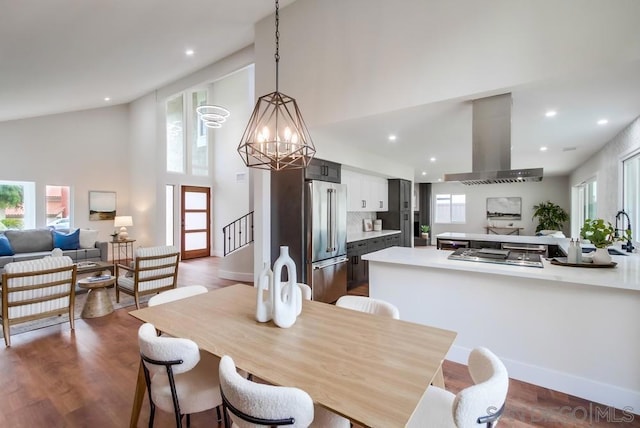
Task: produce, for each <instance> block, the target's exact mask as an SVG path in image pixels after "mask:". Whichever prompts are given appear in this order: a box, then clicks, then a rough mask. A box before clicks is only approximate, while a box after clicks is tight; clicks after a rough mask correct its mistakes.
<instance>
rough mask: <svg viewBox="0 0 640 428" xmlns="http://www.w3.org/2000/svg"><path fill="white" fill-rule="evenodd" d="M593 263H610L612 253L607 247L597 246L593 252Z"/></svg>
mask: <svg viewBox="0 0 640 428" xmlns="http://www.w3.org/2000/svg"><path fill="white" fill-rule="evenodd" d="M593 263H595V264H597V265H608V264H609V263H611V255H610V254H609V251H608V250H607V249H606V248H596V252H595V253H594V254H593Z"/></svg>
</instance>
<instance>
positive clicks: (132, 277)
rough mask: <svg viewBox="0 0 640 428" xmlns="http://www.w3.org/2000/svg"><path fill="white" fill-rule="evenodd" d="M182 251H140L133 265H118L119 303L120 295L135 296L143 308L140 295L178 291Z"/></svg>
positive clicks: (172, 248)
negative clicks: (171, 290) (173, 289)
mask: <svg viewBox="0 0 640 428" xmlns="http://www.w3.org/2000/svg"><path fill="white" fill-rule="evenodd" d="M179 262H180V252H179V251H178V249H177V248H176V247H173V246H161V247H148V248H139V249H138V250H137V251H136V257H135V260H134V261H133V266H125V265H122V264H117V265H116V302H120V292H123V293H125V294H129V295H130V296H133V298H134V299H135V302H136V308H138V309H140V296H144V295H146V294H156V293H159V292H161V291H166V290H170V289H172V288H176V286H177V284H178V265H179Z"/></svg>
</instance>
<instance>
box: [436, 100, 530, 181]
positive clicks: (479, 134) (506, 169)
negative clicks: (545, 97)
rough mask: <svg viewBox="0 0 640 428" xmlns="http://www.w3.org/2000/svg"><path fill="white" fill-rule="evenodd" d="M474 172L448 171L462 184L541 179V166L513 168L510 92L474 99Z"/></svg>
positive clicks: (472, 146) (448, 179)
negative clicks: (455, 172)
mask: <svg viewBox="0 0 640 428" xmlns="http://www.w3.org/2000/svg"><path fill="white" fill-rule="evenodd" d="M471 152H472V168H471V169H472V172H465V173H458V174H445V175H444V181H459V182H461V183H463V184H467V185H473V184H492V183H522V182H526V181H541V180H542V168H531V169H511V93H507V94H502V95H496V96H493V97H487V98H479V99H477V100H473V122H472V141H471Z"/></svg>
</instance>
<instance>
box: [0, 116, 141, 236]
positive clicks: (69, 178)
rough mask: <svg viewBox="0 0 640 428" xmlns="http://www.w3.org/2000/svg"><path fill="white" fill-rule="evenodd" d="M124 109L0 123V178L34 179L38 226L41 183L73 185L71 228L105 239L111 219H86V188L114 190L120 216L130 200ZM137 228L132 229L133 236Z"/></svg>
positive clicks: (42, 203)
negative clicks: (86, 231) (93, 232)
mask: <svg viewBox="0 0 640 428" xmlns="http://www.w3.org/2000/svg"><path fill="white" fill-rule="evenodd" d="M128 111H129V109H128V107H127V106H126V105H118V106H111V107H105V108H99V109H92V110H83V111H78V112H71V113H63V114H56V115H49V116H42V117H35V118H30V119H22V120H12V121H6V122H0V147H2V149H1V153H2V154H1V156H2V168H0V179H2V180H18V181H34V182H35V183H36V204H37V207H36V212H37V217H36V226H37V227H43V226H44V225H45V224H46V221H45V216H46V214H45V186H46V185H60V186H71V192H72V204H73V205H72V213H73V216H72V226H74V227H82V228H92V229H97V230H99V231H100V233H99V236H98V237H99V239H100V240H105V241H106V240H109V239H111V237H110V236H109V235H110V234H111V233H113V221H108V220H101V221H89V202H88V200H89V191H90V190H101V191H115V192H117V195H116V197H117V199H116V202H117V206H116V210H117V212H118V214H127V213H128V211H129V202H130V197H131V194H130V189H129V184H130V182H131V179H130V165H131V157H130V152H129V148H128V143H129V141H128V140H129V136H128V134H127V129H128ZM136 231H137V229H136V226H134V227H132V228H131V234H132V235H134V234H135V233H136Z"/></svg>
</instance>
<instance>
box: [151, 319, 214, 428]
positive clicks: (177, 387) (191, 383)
mask: <svg viewBox="0 0 640 428" xmlns="http://www.w3.org/2000/svg"><path fill="white" fill-rule="evenodd" d="M138 343H139V346H140V357H141V359H142V364H143V368H144V375H145V381H146V384H147V393H148V394H149V403H150V406H151V412H150V415H149V427H153V420H154V417H155V409H156V407H158V408H160V409H161V410H163V411H165V412H173V413H174V415H175V420H176V427H182V417H183V416H184V415H187V427H188V426H189V425H190V415H191V414H192V413H199V412H203V411H205V410H209V409H213V408H217V409H218V419H220V412H219V407H218V406H220V405H221V404H222V398H221V397H220V382H219V380H218V365H217V363H216V360H217V359H204V358H203V359H201V358H200V351H199V349H198V345H197V344H196V343H195V342H193V341H192V340H189V339H182V338H176V337H164V336H157V335H156V329H155V327H154V326H153V324H150V323H145V324H143V325H142V326H140V329H139V330H138Z"/></svg>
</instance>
